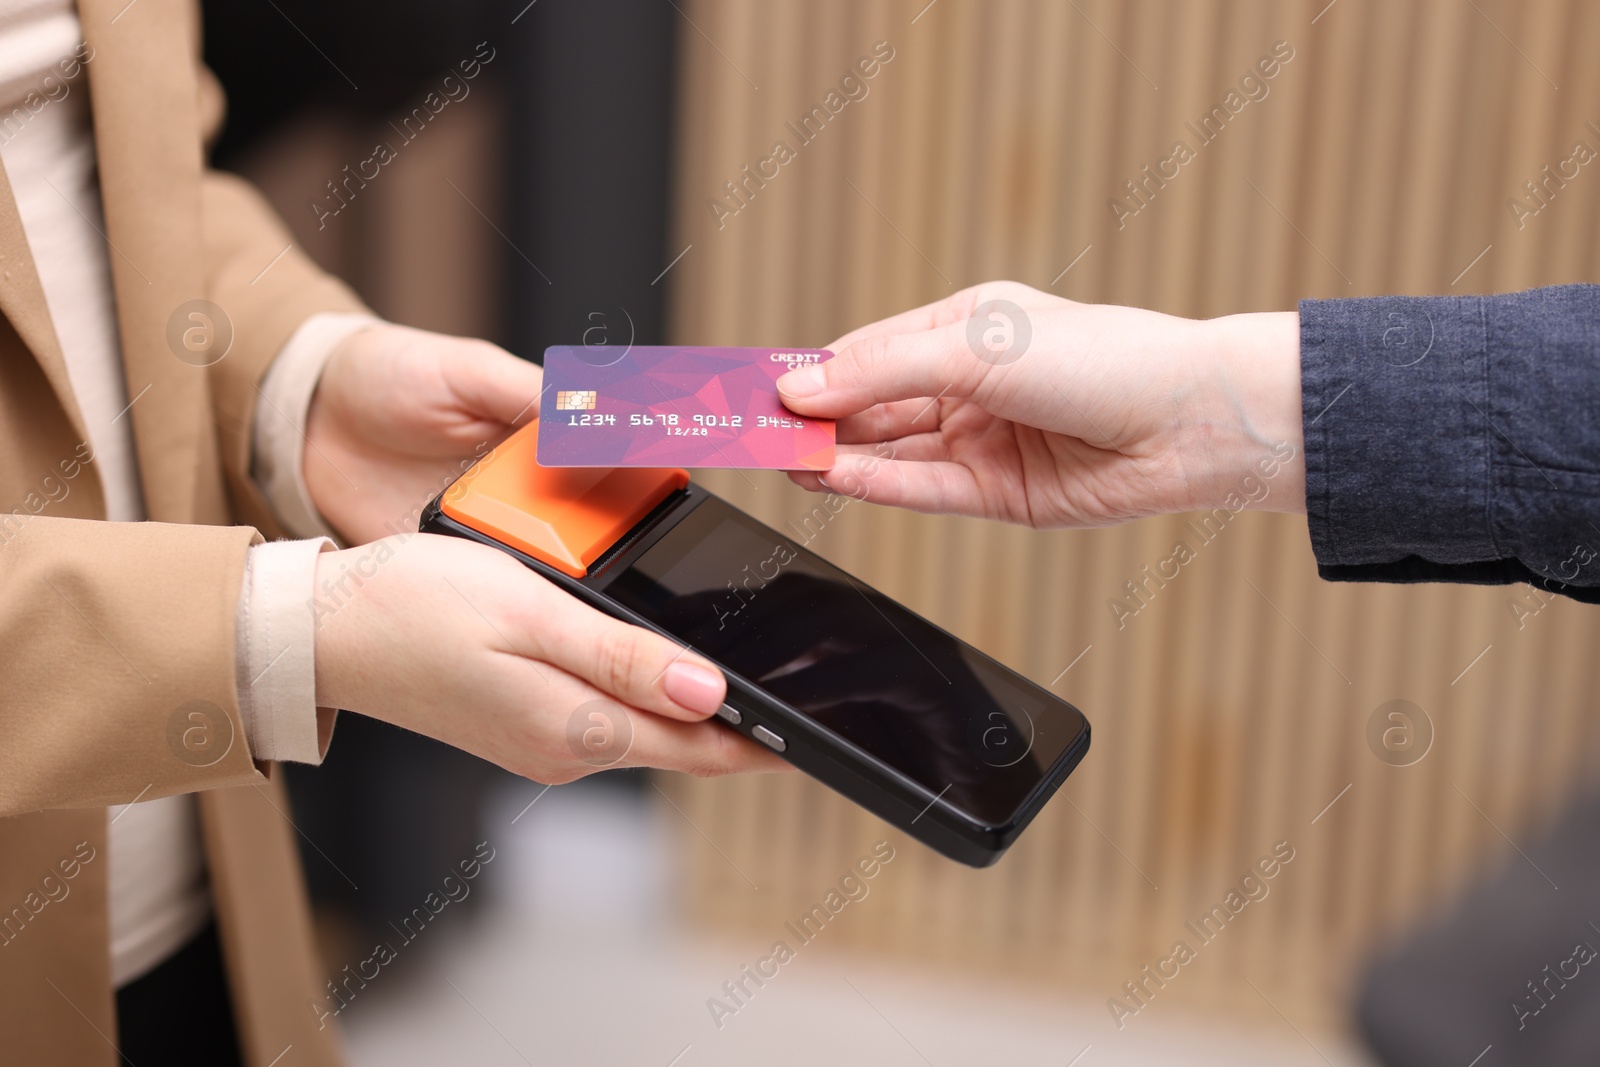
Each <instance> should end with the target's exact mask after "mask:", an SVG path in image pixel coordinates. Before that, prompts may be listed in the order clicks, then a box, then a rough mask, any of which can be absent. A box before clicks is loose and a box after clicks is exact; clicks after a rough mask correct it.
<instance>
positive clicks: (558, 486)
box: [440, 421, 689, 578]
mask: <svg viewBox="0 0 1600 1067" xmlns="http://www.w3.org/2000/svg"><path fill="white" fill-rule="evenodd" d="M538 440H539V424H538V422H537V421H534V422H530V423H529V424H528V425H526V426H524V427H523V428H522V429H520V430H518V431H517V432H516V433H514V434H512V435H511V436H510V437H508V438H506V439H505V440H504V441H502V442H501V443H500V445H499V446H498V447H497V448H495V450H494V451H492V452H490V453H489V454H488V455H487V456H484V457H483V458H482V459H480V460H479V461H478V462H477V463H474V464H473V465H472V468H471V469H470V470H468V471H467V472H466V473H465V474H463V475H462V476H461V477H460V478H458V479H457V480H456V482H455V484H454V485H452V486H451V487H450V488H449V489H447V490H445V494H444V500H443V501H442V502H441V504H440V509H441V510H442V511H443V512H444V513H445V514H446V515H448V516H450V518H452V519H454V520H455V521H456V522H459V523H461V524H462V525H464V526H470V527H472V529H474V530H477V531H478V532H479V533H484V534H488V535H489V536H490V537H493V538H494V539H495V540H497V541H500V542H503V543H504V544H507V545H509V546H510V547H512V548H515V549H517V550H518V551H519V552H524V553H526V554H527V555H530V556H532V557H533V558H534V559H537V560H539V561H540V562H542V563H548V564H549V565H550V566H552V567H554V568H556V569H557V570H559V571H562V572H563V573H566V574H570V575H572V576H573V577H574V578H582V577H583V576H584V575H585V574H587V573H588V572H589V567H590V566H591V565H592V564H593V563H594V561H595V560H597V559H599V558H600V556H601V555H602V554H604V552H605V551H606V549H608V548H610V547H611V546H612V545H614V544H616V543H617V541H618V540H619V539H621V537H622V535H623V534H625V533H627V532H628V531H629V530H631V529H632V528H633V527H634V526H636V525H638V523H639V520H640V519H643V518H644V517H645V516H646V515H648V514H650V512H651V510H652V509H654V508H655V506H656V505H657V504H659V503H661V502H662V501H663V500H665V499H666V498H667V497H668V496H669V495H670V494H671V493H673V492H675V491H677V490H679V489H682V488H683V487H684V486H686V485H688V484H689V472H688V471H685V470H676V469H672V468H666V467H541V466H539V464H538V462H537V461H536V460H535V458H534V456H535V453H536V451H537V446H538Z"/></svg>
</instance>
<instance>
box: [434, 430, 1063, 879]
mask: <svg viewBox="0 0 1600 1067" xmlns="http://www.w3.org/2000/svg"><path fill="white" fill-rule="evenodd" d="M536 449H537V423H530V424H529V425H527V426H525V427H523V428H522V429H521V430H518V431H517V432H516V433H514V434H513V435H512V436H511V437H509V438H507V439H506V440H505V441H504V442H503V443H502V444H501V445H500V446H499V447H497V448H496V449H494V450H493V451H492V452H490V453H489V454H488V455H486V456H485V457H483V458H482V459H481V460H479V461H478V462H477V463H476V464H474V465H473V467H472V468H471V469H469V470H468V471H466V472H465V473H464V474H463V475H462V476H461V477H460V478H459V479H457V481H456V482H455V483H454V484H452V485H451V486H450V487H449V488H447V489H446V490H445V491H444V492H443V493H441V494H440V495H439V497H438V498H437V499H435V500H434V501H433V502H432V503H431V504H430V505H429V506H428V507H427V509H426V510H425V511H424V512H423V516H422V524H421V529H422V530H423V532H425V533H436V534H449V535H454V536H457V537H465V538H468V539H470V540H473V541H478V542H480V543H482V544H485V545H490V546H492V547H494V548H497V549H500V550H501V551H504V552H507V553H510V554H511V555H512V556H514V557H516V558H517V559H518V560H521V561H522V562H523V563H524V564H526V565H527V566H528V567H531V568H533V570H535V571H536V572H538V573H539V574H541V575H543V576H544V577H545V578H547V579H549V580H550V581H552V582H554V583H556V584H557V585H559V586H561V587H562V588H563V589H565V590H567V591H568V592H570V593H572V594H573V595H575V596H577V597H579V598H580V599H582V600H584V601H586V602H587V603H589V604H591V605H593V606H594V607H596V608H598V609H600V610H601V611H604V612H606V613H607V614H610V615H613V616H615V617H617V618H619V619H623V620H625V621H627V622H630V623H633V624H636V625H639V626H644V627H648V628H650V629H652V630H655V631H657V632H659V633H662V634H665V635H667V636H668V637H670V638H672V639H674V640H676V641H678V642H680V643H682V644H685V645H688V646H689V647H691V648H693V649H694V650H695V651H696V652H698V653H699V654H700V655H702V656H704V657H705V658H707V659H709V660H711V661H712V662H713V663H716V664H717V665H718V666H719V667H721V669H722V671H723V673H724V674H725V675H726V676H727V680H728V696H727V703H726V704H725V705H724V706H723V708H722V710H721V711H720V712H719V713H718V714H719V716H720V717H721V719H722V720H723V724H724V725H725V726H726V728H728V729H730V730H737V731H738V732H739V733H742V734H744V735H745V736H747V737H750V738H752V739H754V740H755V741H756V742H757V743H759V744H762V745H765V746H767V747H768V748H770V749H772V750H773V751H775V752H777V753H778V754H780V755H781V756H782V757H783V758H784V759H786V760H788V761H789V762H790V763H792V764H794V765H795V766H796V767H798V768H799V769H800V770H802V771H804V772H805V773H807V774H809V775H811V776H812V777H814V778H816V779H817V780H819V781H821V782H822V783H824V784H825V785H827V786H829V787H831V788H832V789H834V790H836V791H837V792H839V793H842V794H843V795H844V796H846V797H848V798H849V799H851V800H853V801H855V802H856V803H857V804H860V805H861V806H862V807H864V808H866V809H867V810H869V811H871V812H873V813H874V814H876V815H878V816H879V817H880V818H882V819H883V820H885V821H886V822H889V823H891V824H893V825H894V826H896V827H899V828H900V829H901V830H904V831H905V832H906V833H908V834H910V835H911V836H913V837H915V838H917V839H918V840H919V841H921V842H923V843H924V844H926V845H928V846H929V847H931V848H933V849H935V850H937V851H939V852H941V853H943V854H944V855H946V856H948V857H949V858H951V859H954V860H957V861H959V862H961V863H966V864H969V865H971V866H974V867H984V866H988V865H989V864H992V863H994V862H995V861H996V860H997V859H999V858H1000V856H1001V855H1002V854H1003V853H1004V852H1005V850H1006V849H1007V848H1009V847H1010V845H1011V843H1012V842H1013V841H1015V840H1016V839H1017V835H1018V834H1020V833H1021V832H1022V830H1023V828H1024V827H1026V826H1027V825H1028V823H1029V822H1030V821H1031V820H1032V819H1033V817H1034V816H1035V815H1037V814H1038V812H1039V810H1040V808H1042V807H1043V806H1044V804H1045V802H1046V801H1047V800H1049V799H1050V797H1051V795H1053V794H1054V793H1055V791H1056V789H1058V788H1059V787H1060V785H1061V783H1062V782H1063V781H1065V780H1066V777H1067V775H1068V774H1070V773H1071V772H1072V769H1073V768H1074V767H1076V766H1077V764H1078V761H1079V760H1081V759H1082V758H1083V756H1084V753H1085V752H1086V751H1087V750H1088V748H1089V723H1088V721H1087V720H1086V719H1085V718H1084V717H1083V715H1082V714H1081V713H1079V711H1078V710H1077V709H1076V708H1074V707H1073V706H1072V705H1070V704H1068V703H1067V702H1065V701H1063V700H1061V699H1059V698H1057V697H1056V696H1054V695H1052V694H1051V693H1049V692H1047V691H1046V690H1044V689H1043V688H1041V687H1040V686H1038V685H1035V684H1034V683H1033V682H1030V681H1029V680H1028V679H1026V678H1024V677H1022V676H1021V675H1019V674H1017V673H1016V672H1014V671H1012V670H1010V669H1008V668H1006V667H1005V666H1003V665H1001V664H1000V663H997V662H996V661H995V660H993V659H991V658H990V657H988V656H986V655H984V654H983V653H982V652H979V651H978V650H977V649H975V648H973V647H972V646H970V645H968V644H966V643H965V642H963V641H960V640H959V639H957V638H955V637H953V636H951V635H950V634H948V633H946V632H945V631H944V630H942V629H940V628H939V627H937V626H935V625H933V624H932V623H930V622H928V621H927V620H926V619H923V618H922V617H920V616H918V615H916V614H915V613H913V612H911V611H910V610H908V609H906V608H905V607H902V606H901V605H900V604H898V603H896V602H895V601H893V600H891V599H890V598H888V597H886V596H884V595H883V594H882V593H879V592H877V591H876V590H874V589H872V588H871V587H869V586H868V585H866V584H865V583H863V582H861V581H859V580H858V579H856V578H853V577H852V576H850V575H849V574H847V573H845V572H844V571H842V570H840V569H839V568H838V567H835V566H834V565H832V564H831V563H828V562H826V561H825V560H823V559H821V558H820V557H818V556H816V555H815V554H813V553H811V552H810V551H808V550H807V549H806V548H805V547H804V546H802V545H800V544H798V543H796V542H795V540H794V539H792V538H790V537H786V536H785V535H783V534H781V533H779V532H778V531H776V530H774V529H772V528H770V527H768V526H765V525H763V524H762V523H759V522H757V521H756V520H754V519H752V518H751V517H750V516H748V515H746V514H744V513H743V512H742V511H740V510H739V509H738V508H736V507H734V506H732V505H731V504H728V503H727V502H726V501H723V500H721V499H719V498H718V497H716V496H714V495H713V494H711V493H709V492H707V491H706V490H705V489H703V488H701V487H700V486H698V485H695V484H694V483H693V482H691V481H690V480H689V475H688V473H687V472H686V471H683V470H676V469H670V468H647V467H617V468H595V467H542V466H540V465H539V464H538V462H537V459H536V455H535V453H536ZM930 580H936V579H934V578H932V577H931V576H930Z"/></svg>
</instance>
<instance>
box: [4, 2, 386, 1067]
mask: <svg viewBox="0 0 1600 1067" xmlns="http://www.w3.org/2000/svg"><path fill="white" fill-rule="evenodd" d="M79 8H80V15H81V18H82V22H83V31H84V37H85V40H86V41H87V42H88V44H89V45H90V46H91V47H92V48H93V50H94V53H93V59H92V61H91V62H90V63H89V64H88V65H87V68H86V69H87V78H88V82H89V91H90V100H91V105H92V109H93V116H94V129H95V143H96V147H97V150H98V155H99V164H100V188H101V195H102V197H103V200H104V206H105V220H106V232H107V237H108V238H109V240H110V242H111V245H112V247H113V249H114V251H112V252H111V253H110V255H111V264H112V268H113V277H114V284H115V293H116V301H117V309H118V315H119V327H120V334H121V342H122V359H123V365H124V367H125V369H126V374H127V383H128V394H129V396H130V397H137V398H138V399H137V400H136V402H135V403H134V405H133V407H132V409H131V410H130V412H129V414H128V416H125V417H131V418H132V420H133V428H134V437H135V442H136V446H137V451H138V461H139V471H140V475H141V477H142V478H143V482H144V496H145V501H146V503H147V506H148V510H149V514H150V518H151V520H152V521H150V522H146V523H108V522H104V521H98V520H102V519H103V518H104V514H103V505H102V495H101V488H100V483H99V480H98V476H97V473H96V469H95V466H94V464H93V463H92V462H87V463H86V462H82V460H83V458H84V457H85V456H86V455H89V454H90V452H89V448H88V446H87V444H86V443H85V442H87V441H88V435H87V433H86V432H85V429H84V425H83V419H82V416H81V414H80V413H79V410H78V406H77V404H76V402H75V401H74V399H73V395H72V390H71V388H70V386H69V384H68V380H67V373H66V368H65V366H64V364H63V361H62V356H61V351H60V348H59V345H58V344H57V341H56V337H55V333H54V330H53V327H52V325H51V320H50V314H49V310H48V308H47V306H46V303H45V297H44V292H43V290H42V289H41V287H40V284H39V278H38V275H37V273H36V272H35V270H34V266H33V262H32V258H31V256H30V254H29V251H28V244H27V240H26V238H25V237H24V234H23V230H22V225H21V222H20V221H19V218H18V215H17V210H16V205H15V202H14V199H13V197H12V195H11V188H10V185H9V183H8V182H6V181H5V180H4V178H3V177H0V312H3V314H4V321H3V322H0V1059H3V1060H5V1061H6V1062H8V1063H18V1064H22V1063H26V1064H36V1063H59V1064H73V1065H94V1064H104V1065H108V1067H109V1065H111V1064H114V1063H116V1062H118V1056H117V1054H116V1052H115V1050H114V1048H113V1046H112V1041H114V1040H115V1036H116V1020H115V1018H114V998H113V994H112V988H111V971H110V952H109V937H108V917H107V899H106V884H107V882H106V868H107V856H106V806H107V805H110V804H119V803H126V802H128V801H131V800H133V799H134V798H135V797H141V796H142V797H143V798H145V799H153V798H156V797H162V796H167V795H169V794H173V793H181V792H191V791H194V792H199V793H200V812H201V819H202V825H203V830H204V837H205V852H206V860H207V864H208V866H209V869H210V877H211V885H212V893H213V896H214V898H215V904H216V915H217V922H218V927H219V930H220V933H221V939H222V946H223V954H224V957H225V959H226V963H227V969H228V976H229V979H230V981H231V984H232V989H233V998H234V1008H235V1013H236V1016H237V1021H238V1026H239V1034H240V1040H241V1043H242V1046H243V1053H244V1060H245V1063H247V1064H250V1065H252V1067H267V1065H268V1064H270V1063H272V1062H273V1061H274V1060H275V1059H276V1058H277V1057H278V1056H280V1055H281V1054H282V1053H283V1051H284V1050H285V1048H286V1047H288V1046H290V1045H293V1046H294V1052H293V1056H292V1058H289V1059H285V1060H284V1061H283V1062H284V1063H293V1064H295V1065H296V1067H306V1065H311V1064H330V1063H337V1062H339V1060H340V1054H339V1048H338V1044H337V1041H336V1039H335V1036H334V1032H333V1028H332V1026H331V1024H330V1025H329V1026H328V1027H327V1028H326V1029H321V1028H319V1025H318V1018H317V1013H316V1012H315V1011H314V1010H313V1008H312V1007H311V1005H312V1004H313V1003H321V1001H322V990H321V988H320V987H321V986H322V985H323V981H324V979H325V976H320V975H319V967H318V965H317V963H316V960H315V958H314V955H313V950H312V943H311V937H310V927H309V922H308V911H307V906H306V898H305V893H304V889H303V885H302V880H301V874H300V870H299V865H298V861H297V859H296V855H295V848H294V829H293V827H292V826H291V824H290V823H289V821H288V819H289V816H288V804H287V801H286V799H285V797H284V794H283V789H282V785H281V783H280V782H279V781H277V780H275V779H274V778H273V777H272V776H271V767H270V765H264V764H258V763H256V762H255V761H254V760H253V759H252V757H251V755H250V751H249V748H248V745H247V743H246V739H245V734H244V728H243V724H242V722H241V721H240V718H239V707H238V700H237V695H236V681H235V677H234V670H235V664H234V620H235V611H236V607H237V598H238V596H239V590H240V581H241V578H242V575H243V569H244V563H245V554H246V551H247V550H248V548H249V546H250V545H251V544H253V543H255V542H257V541H259V540H260V539H261V535H260V534H259V533H257V530H256V528H259V529H261V530H263V531H266V532H267V533H268V534H269V535H272V536H276V535H278V533H279V531H278V530H277V529H276V528H275V527H274V526H273V524H272V520H271V519H270V517H269V515H268V513H267V510H266V508H265V505H264V503H263V501H262V499H261V497H260V494H259V493H258V492H257V491H256V489H255V488H254V487H253V486H252V485H251V484H250V482H249V480H248V476H247V472H248V466H249V451H250V427H251V417H252V412H253V410H254V407H255V401H256V397H257V383H258V382H259V381H260V380H261V378H262V375H263V374H264V373H265V371H266V369H267V366H268V364H269V363H270V361H271V359H272V357H273V356H274V355H275V354H276V353H277V351H278V350H279V348H280V347H281V346H282V345H283V343H284V342H285V341H286V340H287V339H288V337H289V335H290V334H291V333H293V332H294V330H295V328H296V327H297V326H299V324H300V323H301V322H303V321H304V320H305V319H306V318H307V317H308V316H309V315H312V314H314V313H316V312H319V311H357V310H362V308H361V306H360V304H359V302H358V301H357V300H356V298H355V297H354V296H353V295H352V294H351V293H350V292H349V291H348V290H347V289H346V288H345V287H344V286H343V285H341V284H340V283H338V282H337V281H335V280H333V279H330V278H328V277H327V276H325V275H323V274H322V273H321V272H320V271H318V270H317V269H316V268H315V267H314V266H312V264H311V263H310V262H309V261H308V260H307V259H306V258H305V257H303V256H302V255H301V254H300V253H299V251H298V250H296V249H291V250H290V251H289V252H288V253H287V254H286V255H284V256H283V257H282V258H281V259H279V260H278V261H277V262H276V263H274V262H273V259H274V257H275V256H277V255H278V253H279V252H280V250H282V249H283V248H284V247H285V246H287V245H288V244H289V243H290V239H289V236H288V234H287V233H286V232H285V230H284V228H283V227H282V225H281V224H280V223H279V221H278V220H277V219H276V218H275V217H274V216H273V214H272V212H271V210H270V209H269V208H268V207H267V206H266V204H265V203H264V202H263V201H262V200H261V198H260V197H259V196H258V195H257V194H256V193H255V192H254V191H253V190H252V189H250V188H249V187H248V186H247V185H245V184H244V183H242V182H240V181H239V180H238V179H235V178H231V177H228V176H225V175H221V174H217V173H213V172H209V171H207V170H206V168H205V163H204V160H203V150H202V144H203V141H204V137H205V135H206V134H208V133H209V132H210V131H211V130H213V129H214V128H215V127H216V126H217V124H218V123H219V122H220V118H221V110H222V103H221V94H220V91H219V89H218V87H217V85H216V82H215V80H214V79H213V78H212V77H211V75H210V74H209V72H207V71H206V70H205V69H204V68H203V67H202V65H201V63H200V59H199V27H198V17H197V14H196V11H195V10H194V8H193V6H192V4H191V3H190V2H189V0H138V2H137V3H134V4H128V3H127V0H80V3H79ZM268 264H272V265H271V267H270V269H266V268H267V267H268ZM264 270H265V273H263V271H264ZM195 298H204V299H208V300H211V301H213V302H214V303H216V304H217V305H219V306H220V307H221V308H223V309H224V311H225V312H226V313H227V315H228V316H229V318H231V320H232V323H233V326H234V341H233V345H232V348H231V350H229V352H228V354H227V355H226V356H225V357H224V358H223V359H222V360H221V361H220V362H218V363H216V364H215V365H213V366H210V367H207V368H199V367H195V366H193V365H191V363H189V362H185V361H184V360H181V359H179V358H177V357H176V356H175V355H174V354H173V350H172V348H171V347H170V346H169V343H168V322H169V319H170V318H172V316H173V313H174V312H175V310H176V309H178V308H179V306H180V305H182V304H184V303H186V302H188V301H190V300H192V299H195ZM147 386H148V389H146V387H147ZM244 524H251V525H244ZM252 526H254V527H256V528H252ZM191 701H206V702H208V703H209V704H210V705H214V706H215V707H216V708H218V709H221V713H222V714H221V715H218V716H216V720H217V721H216V724H215V726H214V727H213V728H212V730H211V734H213V735H215V736H214V737H212V738H210V739H209V740H210V743H211V744H212V747H211V749H210V750H209V752H210V754H202V755H199V756H197V755H196V754H195V751H194V747H195V746H194V745H193V744H191V743H190V742H191V741H192V740H193V738H192V737H191V738H185V737H184V731H185V730H186V729H191V730H192V729H193V728H194V726H195V723H197V722H199V723H204V721H205V720H204V717H203V716H202V718H201V719H199V720H192V719H190V718H188V717H187V713H186V712H180V711H179V709H180V708H181V707H183V706H184V705H186V704H189V703H190V702H191ZM224 720H225V721H224ZM201 740H207V738H201ZM224 749H225V754H224V755H221V756H220V758H215V753H217V752H222V751H223V750H224ZM213 758H215V762H210V760H212V759H213ZM201 764H204V765H201Z"/></svg>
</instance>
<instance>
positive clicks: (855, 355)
mask: <svg viewBox="0 0 1600 1067" xmlns="http://www.w3.org/2000/svg"><path fill="white" fill-rule="evenodd" d="M966 334H967V331H966V326H965V324H963V323H952V324H951V325H948V326H943V327H940V328H939V329H936V330H924V331H921V332H918V333H903V334H876V335H873V336H870V337H863V338H860V339H859V340H856V341H853V342H851V343H850V344H848V345H845V346H844V348H842V349H840V351H839V352H838V353H837V354H835V355H834V357H833V358H832V359H828V360H824V361H823V362H821V363H818V364H814V365H812V366H809V367H801V368H799V369H797V370H792V371H790V372H789V373H787V374H785V375H784V376H783V377H781V378H779V379H778V394H779V395H780V396H781V397H782V398H783V402H784V404H785V405H787V406H788V407H789V408H790V410H792V411H795V412H797V413H799V414H801V415H811V416H814V417H817V418H824V419H839V418H844V417H845V416H846V415H854V414H856V413H857V412H859V411H865V410H866V409H867V408H870V407H872V406H873V405H875V404H881V403H884V402H886V401H890V400H909V399H913V398H917V397H932V396H970V395H972V393H973V391H974V390H976V389H977V388H978V386H979V385H980V384H982V382H983V380H984V376H985V374H986V373H987V372H988V371H989V369H990V365H989V364H988V363H986V362H984V361H983V360H981V359H979V358H978V357H977V356H976V355H975V354H974V353H973V352H972V350H971V349H970V348H969V347H968V345H967V336H966Z"/></svg>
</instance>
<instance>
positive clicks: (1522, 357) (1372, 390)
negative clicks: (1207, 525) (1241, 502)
mask: <svg viewBox="0 0 1600 1067" xmlns="http://www.w3.org/2000/svg"><path fill="white" fill-rule="evenodd" d="M1300 332H1301V338H1300V361H1301V395H1302V422H1303V426H1304V430H1305V445H1306V448H1305V455H1306V514H1307V517H1308V521H1309V526H1310V532H1311V545H1312V549H1313V551H1314V552H1315V553H1316V557H1317V565H1318V571H1319V573H1320V574H1321V575H1322V577H1324V578H1326V579H1328V580H1330V581H1384V582H1443V581H1448V582H1473V583H1507V582H1535V583H1537V584H1539V585H1541V586H1543V587H1545V588H1548V589H1551V590H1552V591H1555V592H1563V593H1567V594H1568V595H1571V596H1576V597H1578V598H1579V599H1585V600H1594V599H1600V590H1595V589H1585V588H1584V587H1596V586H1600V556H1597V555H1596V549H1597V548H1600V287H1596V286H1589V285H1582V286H1561V287H1556V288H1551V289H1538V290H1531V291H1529V292H1526V293H1512V294H1506V295H1503V296H1492V297H1479V296H1468V297H1372V298H1360V299H1353V300H1306V301H1302V302H1301V304H1300Z"/></svg>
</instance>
